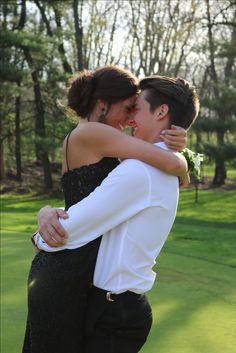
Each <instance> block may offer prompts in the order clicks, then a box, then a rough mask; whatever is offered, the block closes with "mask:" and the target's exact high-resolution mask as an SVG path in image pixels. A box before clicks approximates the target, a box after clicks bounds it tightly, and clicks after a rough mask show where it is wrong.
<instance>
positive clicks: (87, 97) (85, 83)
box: [67, 65, 138, 119]
mask: <svg viewBox="0 0 236 353" xmlns="http://www.w3.org/2000/svg"><path fill="white" fill-rule="evenodd" d="M69 84H70V86H69V89H68V93H67V98H68V107H69V108H70V109H72V110H73V111H75V112H76V114H77V115H78V116H80V117H81V118H88V119H89V116H90V115H91V113H92V112H93V110H94V108H95V105H96V102H97V100H98V99H101V100H104V101H105V102H107V103H108V104H109V105H111V104H114V103H117V102H119V101H122V100H125V99H128V98H129V97H132V96H133V95H135V94H136V93H137V92H138V80H137V78H136V77H135V76H134V75H133V74H132V73H131V72H130V71H128V70H125V69H123V68H120V67H118V66H115V65H109V66H104V67H102V68H98V69H97V70H95V71H87V70H84V71H81V72H79V73H78V74H76V75H74V76H73V77H72V78H71V79H70V80H69Z"/></svg>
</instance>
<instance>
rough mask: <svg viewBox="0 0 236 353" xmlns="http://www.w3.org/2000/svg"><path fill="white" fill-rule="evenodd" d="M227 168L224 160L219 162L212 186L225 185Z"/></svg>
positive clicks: (217, 162)
mask: <svg viewBox="0 0 236 353" xmlns="http://www.w3.org/2000/svg"><path fill="white" fill-rule="evenodd" d="M226 177H227V175H226V168H225V163H224V161H222V160H217V161H216V165H215V175H214V179H213V182H212V186H221V185H224V183H225V179H226Z"/></svg>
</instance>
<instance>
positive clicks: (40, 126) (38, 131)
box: [24, 48, 53, 190]
mask: <svg viewBox="0 0 236 353" xmlns="http://www.w3.org/2000/svg"><path fill="white" fill-rule="evenodd" d="M24 52H25V56H26V60H27V62H28V65H29V67H30V68H32V58H31V55H30V52H29V49H28V48H25V50H24ZM31 77H32V81H33V84H34V97H35V104H36V117H35V135H36V142H35V147H36V156H37V158H38V159H39V160H40V162H42V165H43V171H44V185H45V187H46V189H47V190H48V189H52V186H53V183H52V174H51V166H50V162H49V157H48V152H47V151H45V147H44V146H43V143H44V139H45V137H46V130H45V123H44V115H45V114H44V106H43V100H42V95H41V87H40V82H39V78H38V71H37V69H33V70H32V71H31Z"/></svg>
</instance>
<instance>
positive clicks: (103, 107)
mask: <svg viewBox="0 0 236 353" xmlns="http://www.w3.org/2000/svg"><path fill="white" fill-rule="evenodd" d="M97 103H98V107H99V108H100V110H104V111H106V110H107V108H108V104H107V102H105V101H104V100H102V99H98V101H97Z"/></svg>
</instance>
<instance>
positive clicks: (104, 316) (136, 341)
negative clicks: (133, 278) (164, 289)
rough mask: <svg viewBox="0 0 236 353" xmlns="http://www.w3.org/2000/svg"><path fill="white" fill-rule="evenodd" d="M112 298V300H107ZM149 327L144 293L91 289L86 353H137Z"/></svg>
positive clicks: (149, 319) (148, 308) (148, 305)
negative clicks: (109, 295) (114, 292)
mask: <svg viewBox="0 0 236 353" xmlns="http://www.w3.org/2000/svg"><path fill="white" fill-rule="evenodd" d="M108 299H111V300H112V301H109V300H108ZM151 326H152V310H151V307H150V304H149V302H148V300H147V298H146V296H145V295H144V294H135V293H132V292H125V293H122V294H120V295H111V297H110V298H107V292H106V291H104V290H101V289H99V288H96V287H92V289H91V291H90V296H89V300H88V309H87V314H86V340H85V353H104V352H106V353H137V352H139V350H140V349H141V347H142V346H143V345H144V343H145V341H146V339H147V336H148V334H149V332H150V329H151Z"/></svg>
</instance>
